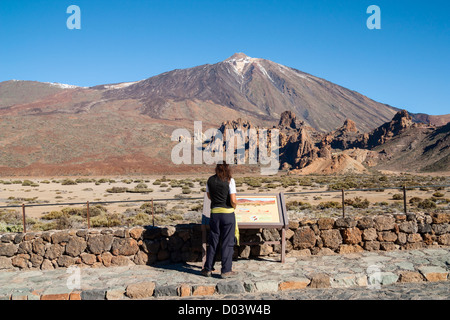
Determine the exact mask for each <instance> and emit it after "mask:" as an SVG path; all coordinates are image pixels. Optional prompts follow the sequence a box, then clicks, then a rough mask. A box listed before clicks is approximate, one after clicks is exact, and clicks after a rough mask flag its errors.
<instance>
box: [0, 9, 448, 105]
mask: <svg viewBox="0 0 450 320" xmlns="http://www.w3.org/2000/svg"><path fill="white" fill-rule="evenodd" d="M72 4H74V5H78V6H79V7H80V9H81V30H69V29H68V28H67V27H66V20H67V18H68V17H69V16H70V14H67V13H66V9H67V7H68V6H70V5H72ZM372 4H375V5H378V6H379V7H380V9H381V30H369V29H368V28H367V27H366V20H367V18H368V17H369V16H370V15H369V14H367V13H366V9H367V7H368V6H369V5H372ZM449 12H450V3H449V2H448V1H444V0H433V1H404V0H395V1H384V0H383V1H379V0H373V1H365V0H351V1H338V0H334V1H331V0H314V1H313V0H311V1H302V0H293V1H290V0H285V1H274V0H272V1H261V0H260V1H235V0H230V1H218V0H198V1H197V0H184V1H176V0H158V1H156V0H145V1H143V0H133V1H119V0H109V1H103V0H89V1H86V0H70V1H66V0H48V1H40V0H32V1H30V0H1V2H0V44H1V46H0V81H5V80H10V79H18V80H36V81H44V82H60V83H68V84H74V85H80V86H93V85H98V84H106V83H116V82H125V81H136V80H141V79H145V78H148V77H151V76H154V75H157V74H160V73H162V72H165V71H170V70H173V69H180V68H188V67H193V66H196V65H201V64H205V63H216V62H219V61H222V60H224V59H226V58H228V57H229V56H231V55H232V54H233V53H235V52H244V53H246V54H247V55H249V56H251V57H257V58H265V59H269V60H272V61H275V62H278V63H281V64H284V65H287V66H289V67H293V68H296V69H299V70H302V71H304V72H308V73H310V74H313V75H315V76H318V77H322V78H325V79H327V80H329V81H332V82H334V83H336V84H339V85H342V86H344V87H347V88H349V89H352V90H355V91H358V92H360V93H362V94H364V95H366V96H368V97H369V98H372V99H374V100H376V101H379V102H382V103H387V104H390V105H392V106H395V107H398V108H405V109H407V110H408V111H410V112H424V113H429V114H446V113H450V103H449V101H450V80H449V75H450V13H449Z"/></svg>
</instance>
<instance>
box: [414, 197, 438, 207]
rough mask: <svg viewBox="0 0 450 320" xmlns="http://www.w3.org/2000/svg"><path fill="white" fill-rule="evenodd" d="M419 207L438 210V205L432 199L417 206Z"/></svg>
mask: <svg viewBox="0 0 450 320" xmlns="http://www.w3.org/2000/svg"><path fill="white" fill-rule="evenodd" d="M417 207H419V208H420V209H433V208H436V207H437V205H436V203H434V202H433V201H432V200H430V199H425V200H423V201H421V202H419V203H418V204H417Z"/></svg>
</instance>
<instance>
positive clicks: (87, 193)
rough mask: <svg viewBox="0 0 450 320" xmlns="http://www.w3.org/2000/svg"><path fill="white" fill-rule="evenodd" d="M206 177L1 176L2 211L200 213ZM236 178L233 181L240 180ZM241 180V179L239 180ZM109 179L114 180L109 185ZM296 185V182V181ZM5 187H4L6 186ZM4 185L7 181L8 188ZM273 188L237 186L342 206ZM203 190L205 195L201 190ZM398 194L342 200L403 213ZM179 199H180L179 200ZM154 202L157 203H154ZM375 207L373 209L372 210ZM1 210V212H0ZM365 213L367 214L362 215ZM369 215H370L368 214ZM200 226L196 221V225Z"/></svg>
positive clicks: (313, 189) (332, 197)
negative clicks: (186, 183)
mask: <svg viewBox="0 0 450 320" xmlns="http://www.w3.org/2000/svg"><path fill="white" fill-rule="evenodd" d="M208 176H209V175H207V174H199V175H195V177H193V176H192V175H190V176H188V175H186V176H183V175H174V176H165V179H166V181H163V182H162V183H161V184H157V185H154V184H153V183H154V182H155V181H156V180H161V179H162V178H163V176H161V175H158V176H133V177H132V176H126V177H124V176H110V177H87V179H95V180H97V181H98V180H99V179H101V178H103V179H105V180H108V181H107V182H103V183H95V182H81V183H77V184H76V185H62V184H61V182H62V181H63V180H65V179H71V180H75V179H77V178H78V179H79V178H81V177H49V178H29V177H13V178H6V177H3V178H1V179H0V180H1V181H2V182H3V184H1V183H0V206H11V205H16V206H17V205H22V203H25V205H26V215H27V217H32V218H39V217H41V216H42V215H43V214H45V213H48V212H51V211H55V210H61V209H62V208H64V207H67V205H66V203H86V202H87V201H89V202H90V203H92V202H103V201H129V202H123V203H112V204H105V205H104V206H105V207H106V208H107V210H108V212H109V213H114V212H116V213H123V212H124V211H125V210H127V209H130V208H131V209H133V208H136V209H137V208H139V207H140V206H141V205H142V204H143V202H134V201H137V200H141V201H142V200H148V201H150V200H151V199H155V204H156V203H163V202H164V201H159V200H160V199H173V198H178V199H179V200H177V201H170V202H166V205H167V207H166V210H167V211H168V212H170V211H176V212H178V213H181V214H183V213H185V212H186V211H193V210H192V209H193V208H194V207H196V209H194V211H198V210H199V206H201V204H202V203H203V201H202V200H186V199H185V198H199V197H203V194H204V181H206V179H207V178H208ZM238 177H239V176H236V178H238ZM242 177H244V176H242ZM172 179H175V180H185V179H189V180H190V183H191V185H190V188H189V189H190V193H189V194H183V192H182V188H181V187H171V185H170V181H171V180H172ZM298 179H302V177H298ZM18 180H21V181H24V180H30V181H32V182H34V183H36V184H37V185H38V186H34V187H33V186H23V185H22V184H19V183H13V182H14V181H18ZM111 180H112V181H111ZM299 181H300V180H299ZM5 182H6V184H5ZM8 182H11V184H9V183H8ZM139 183H145V184H146V185H147V186H148V188H150V189H152V190H153V191H152V192H149V193H128V192H123V193H110V192H108V191H107V190H108V189H110V188H112V187H125V188H128V189H133V188H135V187H136V186H137V185H138V184H139ZM448 183H449V177H446V179H445V180H444V181H441V182H440V183H436V184H448ZM274 184H275V186H273V185H272V186H271V187H270V188H267V187H266V186H267V182H266V183H263V184H262V187H256V188H252V187H250V186H249V185H247V184H246V183H242V184H240V185H239V186H238V187H237V190H238V193H258V194H261V195H262V194H270V193H278V192H285V193H287V194H286V201H287V202H290V201H293V200H296V201H301V202H306V203H308V204H310V205H311V206H316V205H318V204H320V203H321V202H327V201H335V202H339V203H340V202H341V192H330V191H327V190H328V186H327V185H321V184H317V183H314V184H313V185H310V186H301V185H299V184H297V185H295V186H288V187H283V186H282V185H281V184H280V183H276V182H275V183H274ZM202 189H203V190H202ZM289 192H305V193H304V194H297V195H292V194H289ZM435 192H436V190H435V189H434V188H423V190H421V189H418V188H417V189H413V190H408V193H407V199H410V198H411V197H420V198H422V199H426V198H430V197H432V196H433V193H435ZM439 192H440V193H442V194H443V196H441V198H442V199H446V198H447V199H448V198H450V187H446V188H441V190H439ZM400 193H401V190H393V189H385V190H384V191H381V192H380V191H365V192H361V191H346V192H345V197H346V199H352V198H355V197H357V196H359V197H362V198H363V199H367V200H368V201H369V202H370V208H372V211H371V213H374V214H377V213H381V212H383V210H384V211H386V208H387V210H389V211H390V212H402V211H403V201H402V200H394V199H393V195H394V194H400ZM180 196H181V197H183V198H180ZM156 200H157V201H156ZM58 203H61V205H57V206H38V207H32V206H27V205H31V204H58ZM379 203H384V206H385V207H384V208H383V207H380V205H375V204H379ZM63 204H64V205H63ZM82 206H83V205H80V204H78V205H76V206H75V207H82ZM374 207H376V208H377V209H376V210H374ZM439 207H440V208H441V209H444V210H449V209H450V204H449V203H448V202H446V203H444V204H442V203H441V204H440V205H439ZM14 209H15V210H20V211H21V208H20V207H19V208H14ZM0 210H1V209H0ZM408 210H409V211H413V212H414V210H417V207H413V206H411V205H410V204H409V203H408ZM362 211H364V210H361V209H355V208H348V209H347V206H346V213H347V214H348V213H349V214H352V213H353V214H355V213H357V212H362ZM366 211H367V210H366ZM340 212H341V209H336V208H334V211H330V210H328V211H327V210H322V212H319V214H321V215H322V214H323V215H327V214H328V215H330V214H333V215H337V214H340ZM367 212H368V211H367ZM312 214H315V215H317V214H318V213H317V210H316V212H315V213H313V212H312V211H311V210H309V211H308V210H297V212H290V213H289V215H290V219H293V218H294V219H295V218H296V217H301V216H304V215H312ZM189 217H190V218H189V219H192V218H194V220H197V219H200V217H201V213H200V211H198V217H196V214H195V213H192V212H191V214H190V216H189ZM197 221H198V220H197Z"/></svg>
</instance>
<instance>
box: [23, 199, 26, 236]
mask: <svg viewBox="0 0 450 320" xmlns="http://www.w3.org/2000/svg"><path fill="white" fill-rule="evenodd" d="M22 223H23V233H27V223H26V219H25V204H24V203H22Z"/></svg>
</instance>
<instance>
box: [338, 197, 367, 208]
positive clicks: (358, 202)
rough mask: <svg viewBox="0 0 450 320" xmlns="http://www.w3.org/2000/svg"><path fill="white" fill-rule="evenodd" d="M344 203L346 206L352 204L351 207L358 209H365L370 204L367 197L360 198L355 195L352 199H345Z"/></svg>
mask: <svg viewBox="0 0 450 320" xmlns="http://www.w3.org/2000/svg"><path fill="white" fill-rule="evenodd" d="M344 204H345V205H348V206H352V207H353V208H358V209H367V208H368V207H369V205H370V202H369V200H367V199H364V200H363V199H362V198H361V197H355V198H353V200H352V199H346V200H345V201H344Z"/></svg>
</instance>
